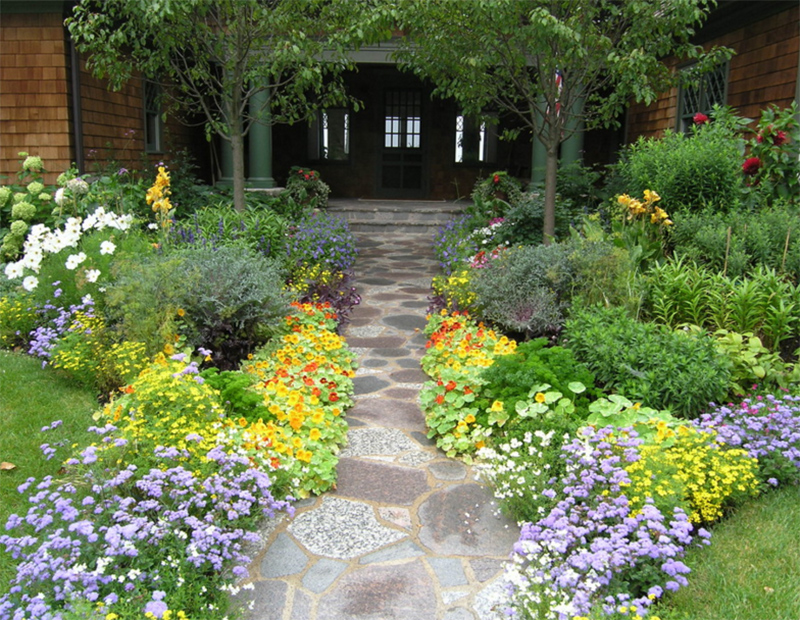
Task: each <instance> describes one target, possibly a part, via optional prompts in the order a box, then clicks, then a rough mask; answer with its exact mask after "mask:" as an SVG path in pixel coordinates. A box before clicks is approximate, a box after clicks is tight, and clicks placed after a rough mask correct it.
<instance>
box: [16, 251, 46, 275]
mask: <svg viewBox="0 0 800 620" xmlns="http://www.w3.org/2000/svg"><path fill="white" fill-rule="evenodd" d="M19 262H20V263H21V264H22V266H23V267H27V268H28V269H30V270H31V271H33V272H35V273H39V267H40V266H41V264H42V250H41V248H39V247H35V248H32V249H30V250H28V251H27V252H26V253H25V256H23V257H22V260H21V261H19Z"/></svg>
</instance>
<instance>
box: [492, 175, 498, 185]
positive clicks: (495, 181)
mask: <svg viewBox="0 0 800 620" xmlns="http://www.w3.org/2000/svg"><path fill="white" fill-rule="evenodd" d="M492 181H494V183H495V185H496V184H497V183H499V182H500V175H499V174H496V175H494V178H493V179H492Z"/></svg>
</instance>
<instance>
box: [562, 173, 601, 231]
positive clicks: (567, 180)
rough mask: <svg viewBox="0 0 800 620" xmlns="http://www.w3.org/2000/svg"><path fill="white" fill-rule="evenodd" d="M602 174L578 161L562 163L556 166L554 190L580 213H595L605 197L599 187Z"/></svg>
mask: <svg viewBox="0 0 800 620" xmlns="http://www.w3.org/2000/svg"><path fill="white" fill-rule="evenodd" d="M602 176H603V175H602V173H600V172H598V171H597V170H596V169H595V168H591V167H589V166H584V165H582V164H581V163H580V162H577V161H575V162H570V163H563V164H561V165H559V167H558V173H557V176H556V190H557V192H558V195H559V196H561V197H562V198H563V199H564V200H567V201H569V202H571V203H572V204H573V205H575V207H577V210H578V211H580V212H581V213H587V214H589V213H595V212H596V211H597V209H598V208H599V207H600V204H601V203H602V202H603V201H604V200H605V199H606V198H607V196H606V193H605V192H604V191H603V190H602V189H601V188H600V180H601V179H602ZM556 208H558V206H557V205H556ZM556 217H558V212H556Z"/></svg>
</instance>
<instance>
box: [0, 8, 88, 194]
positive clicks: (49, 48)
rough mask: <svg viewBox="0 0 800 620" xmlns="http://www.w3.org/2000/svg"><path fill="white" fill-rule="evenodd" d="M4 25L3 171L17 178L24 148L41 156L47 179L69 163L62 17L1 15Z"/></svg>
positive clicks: (0, 51)
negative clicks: (20, 153)
mask: <svg viewBox="0 0 800 620" xmlns="http://www.w3.org/2000/svg"><path fill="white" fill-rule="evenodd" d="M2 26H3V27H2V28H0V73H2V88H0V175H3V176H7V177H10V178H11V179H14V177H15V175H16V173H17V172H18V171H19V156H18V153H19V152H20V151H27V152H29V153H31V154H36V155H39V156H41V157H42V158H43V159H44V161H45V165H46V167H47V169H48V170H50V171H52V172H50V173H49V174H48V175H47V177H46V179H45V180H46V181H47V182H53V181H54V180H55V176H56V175H57V174H58V173H59V172H61V171H62V170H63V169H65V168H66V167H68V166H69V164H70V161H71V155H72V152H71V146H70V144H71V137H70V122H69V118H68V116H69V114H68V110H69V101H68V97H69V93H68V50H67V48H66V45H65V42H64V27H63V25H62V23H61V16H60V15H54V14H44V15H43V14H38V15H28V14H9V15H3V24H2Z"/></svg>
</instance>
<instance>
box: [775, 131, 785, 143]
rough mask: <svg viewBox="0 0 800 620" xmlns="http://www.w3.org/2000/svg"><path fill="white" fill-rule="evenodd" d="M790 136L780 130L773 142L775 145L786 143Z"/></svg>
mask: <svg viewBox="0 0 800 620" xmlns="http://www.w3.org/2000/svg"><path fill="white" fill-rule="evenodd" d="M787 140H788V138H787V137H786V132H785V131H779V132H778V133H776V134H775V135H774V136H773V137H772V144H774V145H775V146H780V145H781V144H785V143H786V141H787Z"/></svg>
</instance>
